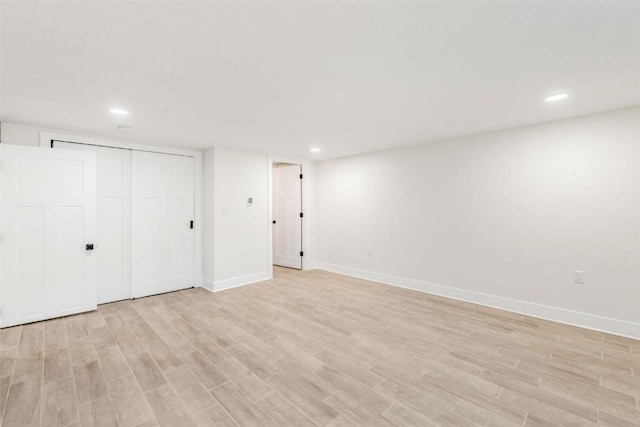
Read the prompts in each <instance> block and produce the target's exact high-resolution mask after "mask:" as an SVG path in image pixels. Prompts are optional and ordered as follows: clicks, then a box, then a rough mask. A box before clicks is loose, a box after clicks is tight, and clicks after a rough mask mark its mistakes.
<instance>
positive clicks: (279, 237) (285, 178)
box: [273, 165, 302, 269]
mask: <svg viewBox="0 0 640 427" xmlns="http://www.w3.org/2000/svg"><path fill="white" fill-rule="evenodd" d="M300 172H301V167H300V165H291V166H278V167H275V168H273V218H274V220H275V227H274V230H273V264H274V265H279V266H283V267H289V268H297V269H302V256H300V251H301V250H302V218H300V213H301V212H302V180H301V179H300Z"/></svg>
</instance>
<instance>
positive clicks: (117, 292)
mask: <svg viewBox="0 0 640 427" xmlns="http://www.w3.org/2000/svg"><path fill="white" fill-rule="evenodd" d="M53 147H54V148H56V149H58V148H63V149H71V150H81V151H90V152H92V153H95V154H96V205H97V224H96V226H97V230H96V247H95V248H96V250H95V256H96V261H97V264H98V266H97V269H98V273H97V285H98V304H104V303H108V302H113V301H119V300H123V299H129V298H131V150H124V149H120V148H111V147H98V146H95V145H86V144H76V143H70V142H62V141H53Z"/></svg>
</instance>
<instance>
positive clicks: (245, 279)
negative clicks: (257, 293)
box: [212, 271, 270, 292]
mask: <svg viewBox="0 0 640 427" xmlns="http://www.w3.org/2000/svg"><path fill="white" fill-rule="evenodd" d="M269 279H270V274H269V272H268V271H263V272H260V273H254V274H247V275H246V276H239V277H232V278H231V279H224V280H216V281H215V282H212V286H213V292H218V291H224V290H227V289H233V288H237V287H239V286H244V285H250V284H252V283H256V282H262V281H264V280H269Z"/></svg>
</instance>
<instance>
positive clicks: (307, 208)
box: [267, 155, 315, 279]
mask: <svg viewBox="0 0 640 427" xmlns="http://www.w3.org/2000/svg"><path fill="white" fill-rule="evenodd" d="M274 163H291V164H292V165H300V166H301V170H302V175H303V176H304V178H303V179H302V212H303V213H304V217H303V220H302V252H303V253H304V256H303V257H302V270H313V269H314V268H315V266H314V265H315V262H314V261H312V260H311V257H312V255H313V254H312V252H311V243H310V242H311V238H312V236H311V222H310V221H311V220H310V218H311V217H312V215H313V214H312V213H311V179H313V173H312V172H311V170H312V168H311V162H310V161H309V160H303V159H295V158H291V157H284V156H277V155H269V163H268V165H269V170H268V172H267V185H268V186H269V187H268V189H267V194H268V195H269V200H268V203H267V209H269V212H268V218H269V221H268V223H267V226H268V227H269V230H268V235H269V238H268V241H267V244H268V245H269V247H268V248H267V249H268V263H269V264H268V265H269V272H270V277H269V278H270V279H273V227H272V224H273V164H274Z"/></svg>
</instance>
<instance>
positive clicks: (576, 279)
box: [573, 270, 584, 285]
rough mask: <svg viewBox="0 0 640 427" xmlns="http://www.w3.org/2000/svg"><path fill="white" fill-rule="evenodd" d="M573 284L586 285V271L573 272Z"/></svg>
mask: <svg viewBox="0 0 640 427" xmlns="http://www.w3.org/2000/svg"><path fill="white" fill-rule="evenodd" d="M573 283H575V284H576V285H584V271H582V270H576V271H574V272H573Z"/></svg>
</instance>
